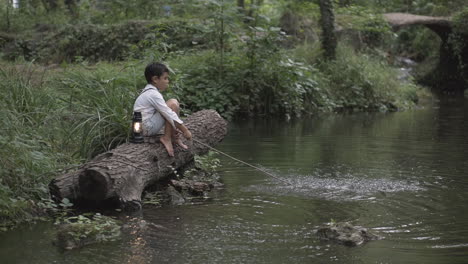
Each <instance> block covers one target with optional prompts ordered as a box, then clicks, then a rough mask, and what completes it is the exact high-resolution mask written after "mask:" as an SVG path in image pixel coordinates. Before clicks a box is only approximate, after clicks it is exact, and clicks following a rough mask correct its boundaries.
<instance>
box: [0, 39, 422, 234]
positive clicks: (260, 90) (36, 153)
mask: <svg viewBox="0 0 468 264" xmlns="http://www.w3.org/2000/svg"><path fill="white" fill-rule="evenodd" d="M301 52H302V54H304V53H303V52H304V51H300V50H298V53H301ZM339 54H340V55H339V57H338V59H337V61H336V62H331V63H327V64H326V63H322V64H320V65H317V66H313V65H310V64H309V65H308V64H306V62H305V61H304V62H301V61H300V60H298V59H292V58H291V56H290V55H288V54H278V56H280V57H278V59H279V60H278V61H276V62H273V61H271V63H268V64H266V65H265V66H266V68H265V67H263V68H261V69H256V71H255V73H256V75H255V76H250V77H246V76H245V75H243V73H242V72H241V70H242V69H243V68H244V67H243V66H242V65H237V63H238V61H237V60H238V59H241V58H242V57H241V55H240V54H239V53H235V54H231V55H229V57H228V56H227V55H226V61H227V62H228V63H226V64H225V66H226V68H225V69H226V74H229V76H230V77H228V76H226V77H225V78H224V79H219V78H218V77H216V76H214V74H215V72H214V71H215V68H214V67H215V66H216V65H217V64H213V57H212V56H211V55H212V54H211V53H210V52H207V51H204V52H201V53H198V54H197V55H196V56H195V55H183V56H182V55H174V56H171V57H170V58H168V59H167V64H168V65H170V66H171V69H172V71H173V73H172V74H171V75H172V76H171V78H172V80H171V89H170V91H168V93H166V95H165V96H166V97H167V98H169V97H175V98H178V99H179V101H181V102H182V106H183V112H182V115H187V114H189V113H191V112H192V111H196V110H199V109H202V108H211V109H216V110H217V111H218V112H220V113H221V114H222V115H223V116H225V117H226V118H232V117H235V116H250V115H253V116H283V117H285V116H286V117H288V118H295V117H296V116H307V115H320V113H322V112H341V111H395V110H405V109H409V108H411V107H414V106H415V105H416V102H417V100H418V99H417V98H418V97H417V93H418V90H419V91H422V90H423V89H422V88H419V87H417V86H416V85H414V84H412V83H411V82H404V83H402V82H400V81H398V80H397V78H396V76H397V75H398V74H397V70H396V69H392V68H391V67H390V66H389V65H386V64H385V63H384V62H383V61H382V60H379V59H378V58H376V57H373V56H371V55H365V54H357V53H354V51H352V49H350V48H346V47H342V48H340V53H339ZM296 57H297V58H298V57H300V55H296ZM307 59H310V58H307ZM194 65H196V67H195V66H194ZM144 66H145V62H143V61H126V62H119V63H103V62H100V63H96V64H88V63H86V62H83V63H79V64H63V65H50V66H42V65H38V64H35V63H26V62H23V63H9V62H2V63H1V70H0V74H1V76H2V79H4V81H3V82H2V83H1V84H0V90H1V93H2V97H1V103H2V105H3V106H4V107H3V108H2V110H1V111H0V115H1V116H2V118H1V120H2V127H4V131H5V133H2V136H1V137H0V140H1V142H0V143H1V144H2V145H4V146H5V147H4V148H2V150H1V153H0V155H1V158H2V159H1V160H2V169H1V177H0V179H1V182H0V207H1V210H0V211H1V212H2V213H1V216H0V221H1V222H2V224H1V226H2V229H6V228H9V227H11V226H14V225H15V224H16V223H20V222H24V221H32V220H34V219H36V217H35V214H36V213H32V212H36V211H37V210H38V209H40V208H41V204H43V201H44V200H45V201H47V199H48V191H47V190H48V188H47V185H48V183H49V182H50V180H51V179H52V178H53V177H54V176H55V175H57V174H58V173H60V172H61V171H63V170H66V169H67V168H70V167H73V166H78V165H79V164H81V163H82V162H83V161H85V160H87V159H89V158H91V157H93V156H95V155H96V154H98V153H102V152H103V151H106V150H108V149H111V148H113V147H115V146H117V145H118V144H120V143H122V142H125V141H127V140H128V136H129V129H128V128H129V126H130V118H131V111H132V110H131V107H132V104H133V100H134V98H135V97H136V95H137V94H138V91H139V89H141V87H143V86H144V84H145V82H144V78H142V76H141V73H142V72H143V68H144ZM228 69H229V70H228ZM278 73H279V74H278ZM239 76H244V77H245V78H247V79H243V80H244V81H239V80H242V78H239ZM254 79H255V80H256V81H255V83H254V85H252V84H250V85H248V86H245V84H246V83H248V82H250V81H251V80H254ZM261 85H262V86H261ZM249 87H250V88H249ZM249 89H251V90H249ZM12 197H15V198H12Z"/></svg>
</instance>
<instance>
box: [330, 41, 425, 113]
mask: <svg viewBox="0 0 468 264" xmlns="http://www.w3.org/2000/svg"><path fill="white" fill-rule="evenodd" d="M322 67H323V70H324V72H325V74H326V76H327V78H326V81H325V83H326V85H327V86H328V88H327V89H328V90H330V92H331V93H332V94H333V98H334V103H335V104H336V108H337V109H343V110H358V111H389V110H390V111H392V110H400V109H406V108H409V107H411V106H412V105H413V104H414V103H415V102H416V101H417V95H416V89H417V88H416V86H414V85H413V84H411V83H402V82H401V81H400V80H398V79H397V76H398V74H399V73H398V71H397V69H394V68H391V67H390V66H388V65H387V63H386V62H384V61H382V60H381V59H379V58H376V57H372V56H370V55H367V54H362V53H358V54H357V53H355V52H354V51H353V50H352V49H351V48H349V47H346V46H339V53H338V58H337V60H336V61H332V62H328V63H326V64H324V65H322Z"/></svg>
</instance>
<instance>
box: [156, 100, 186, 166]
mask: <svg viewBox="0 0 468 264" xmlns="http://www.w3.org/2000/svg"><path fill="white" fill-rule="evenodd" d="M166 104H167V106H169V108H171V109H172V111H174V112H176V113H177V115H178V114H179V109H180V108H179V102H178V101H177V100H176V99H169V100H167V102H166ZM172 139H174V141H175V143H176V144H178V145H179V146H181V147H182V148H184V149H187V148H188V147H187V146H186V145H185V144H184V143H182V140H181V139H180V137H179V136H178V134H177V131H176V130H175V129H174V128H173V127H172V125H171V123H169V121H166V123H165V124H164V135H163V136H162V137H161V138H160V141H161V143H163V145H164V147H165V148H166V150H167V153H168V154H169V156H171V157H173V156H174V148H173V146H172Z"/></svg>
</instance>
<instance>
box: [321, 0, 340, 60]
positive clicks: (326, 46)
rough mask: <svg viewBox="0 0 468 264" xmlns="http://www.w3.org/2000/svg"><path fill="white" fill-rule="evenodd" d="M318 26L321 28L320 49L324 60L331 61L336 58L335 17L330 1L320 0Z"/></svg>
mask: <svg viewBox="0 0 468 264" xmlns="http://www.w3.org/2000/svg"><path fill="white" fill-rule="evenodd" d="M319 4H320V24H321V26H322V48H323V50H324V52H325V53H324V55H325V58H327V59H329V60H333V59H335V58H336V45H337V40H336V35H335V16H334V15H333V5H332V2H331V1H330V0H320V2H319Z"/></svg>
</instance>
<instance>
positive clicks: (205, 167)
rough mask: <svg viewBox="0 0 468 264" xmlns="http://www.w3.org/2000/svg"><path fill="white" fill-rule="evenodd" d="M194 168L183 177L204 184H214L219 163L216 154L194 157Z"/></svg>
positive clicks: (217, 177)
mask: <svg viewBox="0 0 468 264" xmlns="http://www.w3.org/2000/svg"><path fill="white" fill-rule="evenodd" d="M194 159H195V164H194V167H193V168H192V169H190V170H187V171H185V172H184V177H185V178H188V179H191V180H195V181H204V182H216V181H218V180H219V177H220V176H219V174H218V169H219V167H220V166H221V161H220V160H219V159H218V153H216V152H213V151H209V152H208V154H206V155H203V156H199V155H195V157H194Z"/></svg>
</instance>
